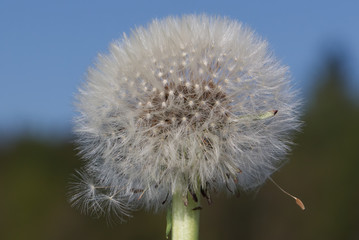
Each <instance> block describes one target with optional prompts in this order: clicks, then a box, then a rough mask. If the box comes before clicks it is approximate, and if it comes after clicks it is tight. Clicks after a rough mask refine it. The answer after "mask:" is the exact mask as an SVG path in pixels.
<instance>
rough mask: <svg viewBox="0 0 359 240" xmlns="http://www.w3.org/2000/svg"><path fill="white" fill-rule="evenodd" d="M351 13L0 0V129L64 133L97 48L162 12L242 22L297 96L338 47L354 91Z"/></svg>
mask: <svg viewBox="0 0 359 240" xmlns="http://www.w3.org/2000/svg"><path fill="white" fill-rule="evenodd" d="M358 12H359V1H328V0H327V1H324V0H320V1H315V0H301V1H296V2H294V1H285V0H283V1H275V0H272V1H256V0H251V1H225V0H216V1H208V0H206V1H196V0H192V1H184V0H182V1H134V0H131V1H119V0H117V1H106V0H102V1H75V0H72V1H65V0H63V1H50V0H47V1H37V0H33V1H16V0H12V1H7V0H0V134H1V133H2V134H4V133H5V134H8V133H13V132H16V131H22V130H24V129H35V131H39V132H56V131H57V132H68V131H69V130H70V128H71V124H72V123H71V121H72V117H73V116H74V108H73V105H72V103H73V99H74V95H75V94H76V91H77V87H78V86H79V85H80V83H81V82H82V81H84V79H85V74H86V71H87V68H88V67H89V66H91V65H92V64H93V62H94V60H95V59H96V56H97V54H98V53H106V52H107V48H108V46H109V43H110V42H111V41H113V40H116V39H118V38H120V37H121V36H122V33H123V32H125V33H130V31H131V29H132V28H134V27H136V26H141V25H146V24H147V23H148V22H150V21H151V19H153V18H163V17H166V16H168V15H182V14H191V13H207V14H210V15H221V16H228V17H230V18H232V19H236V20H238V21H241V22H243V23H245V24H247V25H248V26H250V27H251V28H252V29H254V30H255V31H256V32H257V33H258V34H259V35H261V36H262V37H263V38H264V39H266V40H268V41H269V43H270V46H271V48H272V50H273V51H274V53H275V55H276V56H277V58H278V59H280V60H281V61H282V63H284V64H286V65H288V66H290V69H291V73H292V76H293V79H294V82H295V84H296V86H297V87H298V88H301V89H302V92H303V95H304V96H306V95H307V94H308V93H310V91H311V89H312V88H313V86H314V83H313V82H312V79H314V76H315V74H316V72H317V71H318V69H320V67H321V66H322V64H323V63H324V62H323V61H324V59H325V58H326V56H327V55H328V53H330V52H334V53H335V52H338V53H340V54H343V56H344V58H345V59H346V64H347V65H346V68H347V69H346V71H347V73H348V74H349V79H350V80H351V81H350V82H349V84H350V85H349V86H350V89H351V94H352V95H355V94H356V93H358V92H359V90H358V89H359V67H358V66H359V31H358V25H359V14H358ZM357 95H358V94H357Z"/></svg>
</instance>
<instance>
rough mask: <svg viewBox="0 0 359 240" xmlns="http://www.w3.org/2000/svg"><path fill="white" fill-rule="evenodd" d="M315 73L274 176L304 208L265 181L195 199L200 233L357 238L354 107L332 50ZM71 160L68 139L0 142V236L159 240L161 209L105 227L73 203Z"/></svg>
mask: <svg viewBox="0 0 359 240" xmlns="http://www.w3.org/2000/svg"><path fill="white" fill-rule="evenodd" d="M319 78H320V79H319V80H318V87H317V91H315V94H314V96H313V97H312V98H310V99H309V100H308V101H306V108H305V109H304V110H305V115H304V117H303V121H304V122H305V124H304V127H303V130H302V132H301V133H300V134H297V137H296V139H295V143H296V145H295V146H294V150H293V151H292V153H291V154H290V155H289V158H290V162H289V163H288V164H286V165H285V166H284V167H283V168H282V169H281V170H280V171H279V172H278V173H276V174H275V175H274V179H275V180H276V181H277V182H278V183H279V184H280V185H281V186H282V187H284V188H285V189H287V190H288V191H289V192H291V193H293V194H294V195H297V196H298V197H300V198H301V199H302V200H303V202H304V203H305V205H306V207H307V209H306V210H305V211H304V212H303V211H301V210H300V209H299V208H298V207H297V206H296V205H295V203H294V201H293V200H292V199H290V198H288V197H287V196H286V195H284V194H282V193H281V192H280V191H279V190H278V189H277V188H276V187H275V186H274V185H273V184H271V183H269V182H268V183H267V184H265V185H264V186H263V187H262V188H261V189H260V191H258V192H256V193H250V194H242V195H241V196H240V197H239V198H234V197H231V198H226V196H223V195H218V196H217V197H215V199H214V203H213V204H212V205H211V206H208V204H207V203H203V209H202V210H201V211H202V212H201V227H200V239H206V240H211V239H266V240H269V239H359V224H358V219H359V210H358V207H357V206H356V203H358V202H359V191H358V190H359V181H358V179H357V176H358V173H357V172H356V171H358V170H359V141H358V136H359V108H358V105H355V103H353V102H351V101H350V100H349V99H348V98H347V95H346V94H345V89H344V88H343V82H345V79H344V78H345V77H344V75H343V73H342V71H341V64H340V61H339V60H338V59H337V58H332V59H330V61H328V64H327V68H326V69H325V70H323V72H322V74H321V75H320V77H319ZM80 166H81V160H80V159H79V157H78V156H77V155H76V150H75V146H74V145H73V144H72V143H71V141H68V142H61V143H55V142H51V143H48V142H46V141H42V140H37V139H36V138H27V137H23V138H21V139H19V140H18V141H16V142H15V143H14V144H11V145H7V146H6V147H3V148H0V196H1V197H0V239H11V240H12V239H54V240H56V239H69V240H71V239H76V240H78V239H87V240H91V239H165V213H163V212H162V213H159V214H153V213H146V212H143V211H140V212H136V213H134V217H133V218H130V219H129V220H128V222H126V223H123V224H113V225H111V224H109V223H108V222H106V220H105V219H94V218H92V217H89V216H83V215H81V214H80V212H79V211H77V210H76V209H72V208H71V207H70V205H69V203H68V201H67V187H68V182H69V179H70V176H71V174H72V173H73V172H74V169H76V168H79V167H80ZM203 202H204V201H203Z"/></svg>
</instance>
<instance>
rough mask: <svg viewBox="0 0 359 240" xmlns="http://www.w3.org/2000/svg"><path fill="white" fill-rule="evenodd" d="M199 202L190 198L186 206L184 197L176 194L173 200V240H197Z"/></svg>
mask: <svg viewBox="0 0 359 240" xmlns="http://www.w3.org/2000/svg"><path fill="white" fill-rule="evenodd" d="M198 205H199V202H197V203H196V202H194V200H193V199H192V198H191V197H189V198H188V205H187V206H185V204H184V202H183V196H182V195H181V194H179V193H175V194H174V195H173V198H172V240H197V239H198V232H199V213H200V210H196V209H198Z"/></svg>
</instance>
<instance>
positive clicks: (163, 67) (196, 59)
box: [72, 15, 300, 215]
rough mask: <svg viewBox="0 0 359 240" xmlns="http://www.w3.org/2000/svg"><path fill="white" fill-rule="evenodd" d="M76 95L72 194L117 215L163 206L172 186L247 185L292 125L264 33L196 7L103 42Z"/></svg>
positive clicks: (290, 105) (285, 143)
mask: <svg viewBox="0 0 359 240" xmlns="http://www.w3.org/2000/svg"><path fill="white" fill-rule="evenodd" d="M179 36H181V37H179ZM76 106H77V109H78V111H79V114H78V117H77V118H76V125H75V132H76V134H77V139H78V143H79V147H80V151H81V154H82V155H83V157H84V158H85V160H86V161H87V163H86V167H85V170H84V172H85V173H84V174H82V176H86V177H82V180H81V181H80V182H81V183H85V182H89V181H90V179H91V181H90V182H92V185H87V188H85V187H77V188H76V189H75V190H77V191H78V193H75V194H74V196H73V198H72V202H75V203H80V202H82V205H81V206H83V208H91V209H95V210H96V211H99V212H108V211H112V210H114V212H115V213H116V214H118V215H121V214H122V212H123V213H124V214H125V215H128V211H129V210H130V209H132V208H134V209H136V208H141V207H146V208H148V209H154V210H158V209H161V208H164V207H166V206H167V204H168V203H169V202H171V197H172V193H174V192H175V191H182V192H183V193H186V192H187V191H188V190H189V189H202V190H203V191H204V192H207V191H211V190H219V191H228V192H230V193H232V192H235V191H234V190H236V189H241V190H250V189H253V188H256V187H258V186H260V185H261V184H262V183H263V182H264V181H265V180H266V179H267V178H268V177H269V176H270V175H271V174H272V173H273V172H274V171H276V170H277V169H278V168H279V167H280V166H281V164H282V163H283V160H284V159H285V155H286V153H287V152H288V150H289V146H290V143H291V141H290V139H291V138H290V136H291V133H292V132H293V131H294V130H297V129H298V127H299V126H300V122H299V120H298V106H299V102H298V100H297V97H296V94H295V91H293V90H292V88H291V85H290V77H289V73H288V70H287V67H285V66H282V65H281V64H280V63H279V62H278V61H277V60H276V59H275V58H274V57H273V54H272V53H271V52H270V51H269V50H268V46H267V42H266V41H264V40H262V39H261V38H260V37H258V36H257V35H256V34H255V33H254V32H253V31H252V30H250V29H249V28H247V27H245V26H243V25H242V24H241V23H239V22H237V21H234V20H230V19H227V18H220V17H208V16H206V15H201V16H196V15H188V16H183V17H181V18H175V17H169V18H166V19H163V20H154V21H153V22H152V23H151V24H149V25H148V26H147V28H144V27H139V28H137V29H135V30H134V31H133V33H132V35H131V36H129V37H126V38H124V39H122V40H118V41H115V42H113V43H112V44H111V46H110V50H109V54H107V55H101V56H100V57H99V58H98V60H97V63H96V66H95V67H93V68H92V69H90V70H89V72H88V76H87V81H86V82H85V83H84V84H83V86H82V88H81V90H80V91H79V94H78V95H77V103H76ZM273 110H277V111H278V113H277V114H271V113H273ZM274 115H275V116H274ZM81 186H82V185H81ZM88 186H90V187H88ZM91 186H93V187H91ZM97 186H100V187H102V189H103V190H101V191H98V189H100V188H97ZM86 189H87V190H86ZM231 189H232V190H233V191H232V190H231ZM106 196H107V197H106ZM166 196H168V197H166ZM167 198H168V200H167V201H166V203H164V204H162V202H163V200H164V199H167ZM95 210H94V211H95Z"/></svg>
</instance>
